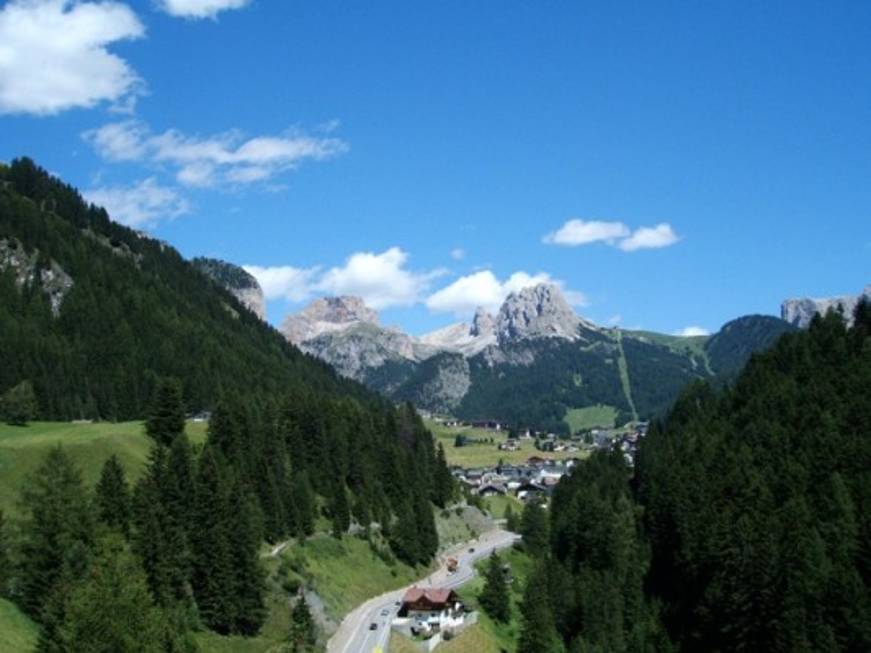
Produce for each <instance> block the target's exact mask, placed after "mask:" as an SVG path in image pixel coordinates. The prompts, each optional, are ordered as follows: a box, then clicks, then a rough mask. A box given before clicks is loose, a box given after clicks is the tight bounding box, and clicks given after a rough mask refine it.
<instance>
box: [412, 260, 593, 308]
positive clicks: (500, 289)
mask: <svg viewBox="0 0 871 653" xmlns="http://www.w3.org/2000/svg"><path fill="white" fill-rule="evenodd" d="M540 283H553V284H555V285H557V286H559V287H560V288H561V289H562V291H563V294H564V295H565V297H566V300H567V301H568V302H569V303H570V304H573V305H576V306H583V305H585V304H586V298H585V297H584V295H583V294H582V293H580V292H577V291H573V290H567V289H566V288H565V284H564V283H563V282H562V281H559V280H557V279H553V278H552V277H551V276H550V275H549V274H547V273H546V272H539V273H537V274H528V273H526V272H522V271H520V272H515V273H514V274H512V275H511V276H510V277H508V278H507V279H505V280H504V281H500V280H499V279H498V278H497V277H496V275H495V274H493V272H492V271H490V270H480V271H478V272H474V273H472V274H469V275H466V276H463V277H460V278H459V279H457V280H456V281H454V282H453V283H451V284H450V285H448V286H446V287H444V288H442V289H440V290H438V291H436V292H434V293H433V294H432V295H430V296H429V297H428V298H427V300H426V306H427V308H429V309H430V310H431V311H435V312H438V313H454V314H455V315H457V316H458V317H466V316H468V315H470V314H471V313H473V312H474V311H475V309H476V308H477V307H478V306H483V307H484V308H486V309H487V310H489V311H491V312H496V311H498V310H499V307H500V306H501V305H502V302H504V301H505V298H506V297H507V296H508V295H509V293H512V292H517V291H519V290H522V289H523V288H527V287H529V286H536V285H538V284H540Z"/></svg>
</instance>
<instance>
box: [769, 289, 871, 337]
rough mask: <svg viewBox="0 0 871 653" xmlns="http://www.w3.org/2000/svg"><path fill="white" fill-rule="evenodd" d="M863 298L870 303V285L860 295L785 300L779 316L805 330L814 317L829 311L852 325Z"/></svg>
mask: <svg viewBox="0 0 871 653" xmlns="http://www.w3.org/2000/svg"><path fill="white" fill-rule="evenodd" d="M863 296H864V297H867V298H868V300H869V301H871V285H867V286H865V289H864V290H863V291H862V294H861V295H842V296H840V297H827V298H822V299H811V298H808V297H804V298H800V299H787V300H785V301H784V302H783V304H781V307H780V316H781V318H783V319H784V320H785V321H787V322H789V323H790V324H792V325H793V326H797V327H799V328H801V329H806V328H807V327H808V326H810V323H811V320H812V319H813V318H814V315H816V314H818V313H819V314H820V315H825V314H826V313H827V312H828V311H829V310H834V311H838V312H841V313H843V315H844V318H845V319H846V321H847V324H848V325H852V323H853V311H855V310H856V305H857V304H858V303H859V300H860V299H861V298H862V297H863Z"/></svg>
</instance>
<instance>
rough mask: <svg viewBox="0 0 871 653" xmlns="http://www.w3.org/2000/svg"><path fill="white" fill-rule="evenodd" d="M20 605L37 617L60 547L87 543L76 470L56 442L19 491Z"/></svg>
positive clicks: (59, 562) (57, 571) (57, 569)
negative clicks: (21, 519) (20, 520)
mask: <svg viewBox="0 0 871 653" xmlns="http://www.w3.org/2000/svg"><path fill="white" fill-rule="evenodd" d="M21 506H22V509H23V510H22V511H23V515H24V518H23V522H22V525H21V546H20V559H21V561H22V564H21V570H20V577H19V583H18V584H19V588H20V589H19V591H20V603H21V607H22V608H23V609H24V611H25V612H26V613H28V614H29V615H31V616H33V617H36V618H38V617H39V615H40V612H41V610H42V607H43V604H44V603H45V601H46V600H47V599H48V597H49V596H50V595H51V593H52V591H53V590H54V589H55V585H56V584H57V582H58V581H59V579H60V576H61V572H62V570H63V566H64V554H65V552H67V551H69V550H71V549H73V548H74V547H76V546H77V545H82V546H84V547H85V548H87V547H89V546H90V544H91V540H92V536H93V526H92V522H91V517H90V511H89V509H88V508H89V506H88V500H87V496H86V494H85V489H84V486H83V484H82V477H81V473H80V472H79V470H78V468H77V467H76V466H75V465H74V464H73V462H72V461H71V460H70V458H69V456H67V454H66V452H65V451H64V450H63V449H62V448H61V447H56V448H54V449H52V450H51V451H49V453H48V454H47V455H46V457H45V459H44V460H43V462H42V464H41V465H40V466H39V468H37V470H36V472H35V473H34V474H33V476H32V477H31V479H30V480H29V482H28V483H27V484H26V485H25V487H24V488H23V490H22V493H21Z"/></svg>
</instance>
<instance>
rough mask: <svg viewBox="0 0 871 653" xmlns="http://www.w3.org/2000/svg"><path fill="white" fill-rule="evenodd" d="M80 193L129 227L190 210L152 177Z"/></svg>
mask: <svg viewBox="0 0 871 653" xmlns="http://www.w3.org/2000/svg"><path fill="white" fill-rule="evenodd" d="M83 194H84V197H85V199H86V200H88V201H89V202H92V203H94V204H97V205H98V206H102V207H104V208H105V209H106V210H107V211H108V212H109V216H110V217H111V218H112V219H113V220H115V221H116V222H120V223H122V224H126V225H128V226H130V227H147V226H150V225H153V224H154V223H156V222H158V221H160V220H169V219H172V218H175V217H177V216H179V215H183V214H185V213H189V212H190V205H189V204H188V202H187V200H185V199H184V198H183V197H181V196H180V195H179V194H178V193H177V192H176V191H175V190H174V189H172V188H167V187H166V186H161V185H160V184H158V183H157V181H155V179H154V178H153V177H151V178H149V179H145V180H143V181H140V182H138V183H136V184H133V185H132V186H106V187H102V188H94V189H91V190H89V191H86V192H85V193H83Z"/></svg>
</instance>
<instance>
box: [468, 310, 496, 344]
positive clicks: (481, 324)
mask: <svg viewBox="0 0 871 653" xmlns="http://www.w3.org/2000/svg"><path fill="white" fill-rule="evenodd" d="M469 334H471V335H473V336H475V337H481V336H495V335H496V318H494V317H493V316H492V315H490V313H488V312H487V311H486V309H484V307H483V306H479V307H478V310H476V311H475V317H473V318H472V328H471V329H469Z"/></svg>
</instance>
